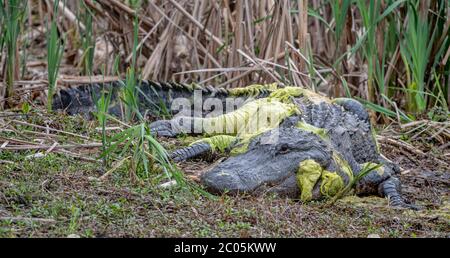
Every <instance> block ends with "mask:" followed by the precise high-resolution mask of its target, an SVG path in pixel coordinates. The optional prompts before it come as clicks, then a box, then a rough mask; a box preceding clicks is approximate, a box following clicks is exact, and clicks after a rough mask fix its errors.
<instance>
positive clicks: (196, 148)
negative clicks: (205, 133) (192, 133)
mask: <svg viewBox="0 0 450 258" xmlns="http://www.w3.org/2000/svg"><path fill="white" fill-rule="evenodd" d="M208 152H211V145H209V144H208V143H206V142H199V143H196V144H192V145H190V146H188V147H186V148H182V149H178V150H176V151H174V152H172V153H171V154H170V158H171V159H172V160H173V161H175V162H181V161H185V160H188V159H191V158H194V157H198V156H200V155H203V154H204V153H208Z"/></svg>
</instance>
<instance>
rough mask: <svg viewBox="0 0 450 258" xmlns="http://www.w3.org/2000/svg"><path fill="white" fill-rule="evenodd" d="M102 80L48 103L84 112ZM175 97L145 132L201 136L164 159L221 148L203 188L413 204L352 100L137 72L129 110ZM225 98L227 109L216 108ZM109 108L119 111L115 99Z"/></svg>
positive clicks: (366, 118)
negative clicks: (145, 77)
mask: <svg viewBox="0 0 450 258" xmlns="http://www.w3.org/2000/svg"><path fill="white" fill-rule="evenodd" d="M120 87H121V86H120V83H113V84H110V85H108V87H106V88H108V89H113V92H114V93H113V94H112V95H113V99H117V95H118V93H117V92H118V89H120ZM102 89H103V90H104V89H105V86H100V85H83V86H80V87H75V88H71V89H67V90H61V91H60V92H59V94H58V95H57V96H56V97H55V100H54V108H55V109H65V110H66V111H67V112H68V113H69V114H77V113H82V114H87V113H89V112H91V111H93V110H95V106H94V104H93V103H94V102H95V101H93V100H92V99H93V98H94V99H95V96H96V95H97V96H98V94H99V92H101V90H102ZM194 92H200V93H201V94H200V96H201V101H203V102H204V103H206V102H208V101H210V102H212V103H213V104H212V105H211V104H210V105H203V106H202V105H200V109H201V108H202V107H204V106H207V107H208V108H206V110H205V109H203V110H200V112H198V111H199V110H197V112H196V111H195V103H194V102H195V100H193V98H192V96H193V95H194ZM180 98H184V99H188V100H189V102H188V104H187V108H186V105H185V107H184V109H181V110H175V112H174V113H173V114H172V115H173V118H171V119H161V120H157V121H154V122H152V123H151V124H150V128H151V132H152V133H153V134H154V135H155V136H158V137H177V136H179V135H182V134H197V135H202V137H201V138H200V140H197V141H195V142H193V143H191V144H190V145H189V146H187V147H184V148H181V149H178V150H176V151H174V152H173V153H171V154H170V157H171V159H172V160H173V161H174V162H182V161H185V160H188V159H191V158H195V157H199V156H202V155H205V154H207V153H215V152H221V153H225V154H227V158H226V159H225V160H223V161H221V162H220V163H218V164H217V165H215V166H213V167H212V168H211V169H209V170H208V171H206V172H205V173H203V174H202V176H201V183H202V184H203V185H204V186H205V187H206V189H208V190H209V191H210V192H212V193H229V194H234V193H251V194H262V193H268V192H272V193H276V194H278V195H280V196H287V197H291V198H294V199H300V200H301V201H313V200H323V199H327V198H332V197H334V196H336V195H337V194H338V193H341V192H342V191H343V189H345V188H346V187H347V186H350V185H353V184H354V186H353V192H354V193H355V194H357V195H362V196H364V195H378V196H381V197H386V198H388V200H389V204H390V205H391V206H393V207H402V208H411V209H417V208H418V207H417V206H415V205H413V204H410V203H408V202H407V201H406V200H405V199H404V198H403V197H402V195H401V184H400V181H399V179H398V178H397V175H398V174H399V172H400V169H399V168H398V166H397V165H396V164H394V163H392V162H390V161H388V160H387V159H386V158H384V157H383V156H382V155H381V154H380V152H379V150H378V148H377V144H376V140H375V139H374V137H373V133H372V128H371V124H370V121H369V115H368V113H367V111H366V110H365V108H364V106H363V105H362V104H361V103H359V102H358V101H356V100H354V99H350V98H337V99H333V100H331V99H329V98H326V97H324V96H322V95H320V94H318V93H315V92H313V91H310V90H307V89H304V88H301V87H290V86H285V85H279V84H276V83H274V84H263V85H250V86H248V87H244V88H233V89H216V88H214V87H201V86H198V85H195V84H191V85H187V84H178V83H160V82H150V81H143V82H142V83H141V85H140V87H139V104H140V106H139V109H140V110H141V112H144V113H155V112H153V111H152V110H155V107H156V106H158V104H157V103H159V104H160V105H159V107H160V106H166V107H169V106H170V105H172V104H173V103H174V101H175V100H176V99H180ZM230 99H231V100H236V99H239V101H236V102H233V101H230ZM119 102H120V101H119ZM230 103H231V104H230ZM227 104H230V105H231V106H232V107H233V108H231V109H230V108H226V109H225V108H224V107H225V106H227ZM163 109H164V108H163ZM197 109H198V107H197ZM109 110H110V112H111V113H112V114H116V115H120V114H121V112H120V108H118V105H112V106H111V107H110V109H109ZM158 110H159V111H158V112H160V110H161V108H159V109H158ZM186 110H187V112H186ZM192 111H193V112H192ZM156 116H158V114H156ZM362 175H364V176H362ZM355 178H358V180H357V181H356V180H355Z"/></svg>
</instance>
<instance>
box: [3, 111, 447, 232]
mask: <svg viewBox="0 0 450 258" xmlns="http://www.w3.org/2000/svg"><path fill="white" fill-rule="evenodd" d="M30 119H31V120H32V122H33V123H34V124H42V123H44V121H46V123H47V124H48V121H50V120H51V121H52V122H51V123H50V124H51V125H52V126H54V127H57V126H58V128H60V129H62V130H64V131H70V132H74V133H77V134H83V135H89V136H90V137H92V138H97V139H99V138H98V137H99V135H98V133H97V132H96V130H95V126H94V125H93V124H92V123H90V122H87V121H85V120H83V119H82V118H79V117H78V118H77V117H74V118H67V117H58V118H57V119H56V120H57V121H56V120H54V119H55V118H47V117H45V116H42V115H41V116H38V118H30ZM30 119H28V121H29V120H30ZM52 119H53V120H52ZM16 129H17V131H16V132H11V131H6V132H5V131H2V132H0V145H1V144H2V143H4V142H5V139H13V138H14V137H16V138H17V137H19V136H20V135H22V134H21V133H20V132H21V131H20V130H26V129H28V130H34V129H30V127H26V126H16ZM36 130H37V129H36ZM13 131H14V130H13ZM400 131H401V130H400V129H398V128H390V129H389V130H381V133H380V135H381V136H380V137H381V138H380V140H379V142H380V145H381V150H382V153H383V154H384V155H385V156H386V157H387V158H388V159H390V160H392V161H394V162H396V163H398V164H399V165H400V166H401V167H402V169H403V172H402V175H401V176H400V179H401V182H402V184H403V192H404V194H405V197H406V198H407V199H408V201H410V202H412V203H415V204H417V205H420V206H421V207H423V209H422V210H420V211H411V210H403V209H393V208H390V207H388V206H387V201H386V200H385V199H383V198H378V197H364V198H358V197H354V196H350V197H346V198H344V199H343V200H340V201H338V202H337V203H336V204H335V205H334V206H332V207H330V208H323V207H322V206H323V203H321V202H312V203H301V202H300V201H297V200H290V199H283V198H279V197H277V196H273V195H267V196H260V197H254V196H246V195H241V196H226V195H224V196H220V197H219V198H218V199H217V200H213V199H208V198H207V197H205V196H202V195H200V194H198V193H195V192H194V193H193V192H190V191H189V190H187V189H181V188H178V187H175V188H172V189H160V188H158V187H157V185H158V182H156V181H155V180H153V179H148V180H146V181H145V182H144V184H143V185H138V186H137V185H133V184H131V183H130V180H129V177H128V174H127V168H126V166H124V167H123V168H121V169H119V170H117V171H115V172H114V173H113V174H112V175H111V177H110V178H109V179H108V180H106V181H98V180H93V178H98V177H99V176H100V175H102V174H103V173H104V172H105V169H103V167H102V165H101V164H99V163H96V162H88V161H86V160H81V159H79V158H77V157H75V156H73V155H66V154H64V153H54V152H51V153H49V154H48V155H46V156H45V157H41V158H37V157H32V156H30V155H32V154H35V153H36V152H35V151H30V150H25V151H5V150H1V151H0V237H68V236H69V237H77V236H80V237H368V236H369V235H370V236H380V237H449V236H450V211H449V208H450V205H449V204H450V196H449V193H450V192H449V183H450V178H449V175H450V173H449V172H450V171H449V163H450V161H449V158H448V147H446V148H443V149H442V148H441V149H439V146H440V145H439V144H434V143H432V142H431V143H430V142H428V143H427V142H424V141H423V139H422V140H413V141H410V142H409V144H410V146H413V147H414V149H408V148H405V147H404V146H403V147H402V146H398V145H396V144H395V142H396V139H399V137H404V135H403V134H402V133H401V132H400ZM55 137H57V139H58V141H64V140H66V141H72V140H68V138H67V137H66V136H61V135H57V136H55ZM16 138H14V139H16ZM24 139H28V140H33V137H31V136H24ZM389 139H391V141H389ZM392 139H394V140H395V141H392ZM187 140H188V139H180V140H176V141H174V140H172V141H164V145H165V146H166V147H167V148H169V149H173V148H175V147H176V146H179V145H180V144H184V143H185V142H187ZM404 140H405V141H407V142H408V140H407V139H404ZM408 146H409V145H408ZM444 147H445V146H444ZM414 150H419V151H414ZM89 153H90V154H89ZM83 154H84V155H85V156H90V157H94V156H96V155H98V151H97V150H91V151H90V152H88V151H84V152H83ZM218 159H220V157H210V158H209V159H207V160H206V161H205V160H194V161H190V162H186V163H183V164H178V165H179V167H180V168H182V170H183V171H184V172H185V174H186V176H187V177H188V178H190V179H191V180H193V181H195V180H196V178H198V175H199V174H200V173H201V172H202V171H204V170H205V169H207V168H208V167H209V166H211V165H212V163H213V162H215V161H217V160H218Z"/></svg>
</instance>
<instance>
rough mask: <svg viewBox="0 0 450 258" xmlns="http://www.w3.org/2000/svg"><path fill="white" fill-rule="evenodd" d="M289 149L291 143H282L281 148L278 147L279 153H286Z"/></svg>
mask: <svg viewBox="0 0 450 258" xmlns="http://www.w3.org/2000/svg"><path fill="white" fill-rule="evenodd" d="M288 151H289V145H287V144H282V145H281V146H280V148H279V149H278V151H277V154H285V153H287V152H288Z"/></svg>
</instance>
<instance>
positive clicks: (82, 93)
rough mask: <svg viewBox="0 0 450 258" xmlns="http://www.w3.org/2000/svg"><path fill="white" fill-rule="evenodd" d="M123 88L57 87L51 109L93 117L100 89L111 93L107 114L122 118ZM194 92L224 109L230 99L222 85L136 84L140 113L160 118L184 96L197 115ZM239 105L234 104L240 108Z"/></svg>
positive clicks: (204, 112) (203, 112) (111, 85)
mask: <svg viewBox="0 0 450 258" xmlns="http://www.w3.org/2000/svg"><path fill="white" fill-rule="evenodd" d="M123 87H124V82H123V81H115V82H111V83H103V84H98V83H93V84H83V85H78V86H75V87H71V88H68V89H60V90H59V91H58V92H57V94H55V96H54V100H53V110H64V111H65V112H66V113H67V114H69V115H75V114H81V115H83V116H85V117H86V118H89V119H90V118H92V115H93V113H94V112H95V111H96V105H95V103H96V101H97V100H98V99H99V98H100V97H101V94H102V92H105V94H106V95H107V94H108V93H109V92H111V104H110V107H109V114H111V115H114V116H117V117H122V108H121V101H120V90H121V88H123ZM194 91H196V93H195V94H197V95H199V94H201V97H202V100H203V101H202V102H201V103H205V101H206V100H207V99H210V98H215V99H220V100H222V107H223V109H224V110H223V111H225V108H226V98H229V97H230V96H229V95H230V94H229V92H228V91H227V90H226V89H224V88H214V87H212V86H207V87H202V86H198V85H197V86H190V85H187V84H180V83H175V82H170V83H164V82H154V81H147V80H143V81H141V82H140V84H139V85H138V86H137V95H138V98H139V100H138V105H139V111H140V113H141V114H151V115H154V116H156V117H161V116H162V114H164V113H165V112H166V111H167V112H168V113H169V115H176V114H177V113H178V112H180V110H177V107H173V108H174V110H172V104H173V102H174V100H175V99H179V98H183V99H187V100H189V101H190V103H191V109H190V110H188V114H187V115H189V116H191V115H192V116H193V115H196V114H195V112H192V111H193V110H194V100H193V99H194V98H193V95H194ZM268 94H269V93H268V92H262V93H261V94H260V95H259V96H242V97H239V98H236V99H238V100H240V101H236V102H235V103H240V105H242V104H244V102H245V101H246V100H247V98H249V97H251V98H260V97H265V96H267V95H268ZM240 105H238V106H237V107H239V106H240ZM200 109H201V110H200V115H202V116H205V115H207V114H208V113H210V112H212V111H214V109H212V110H203V107H202V106H200Z"/></svg>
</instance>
